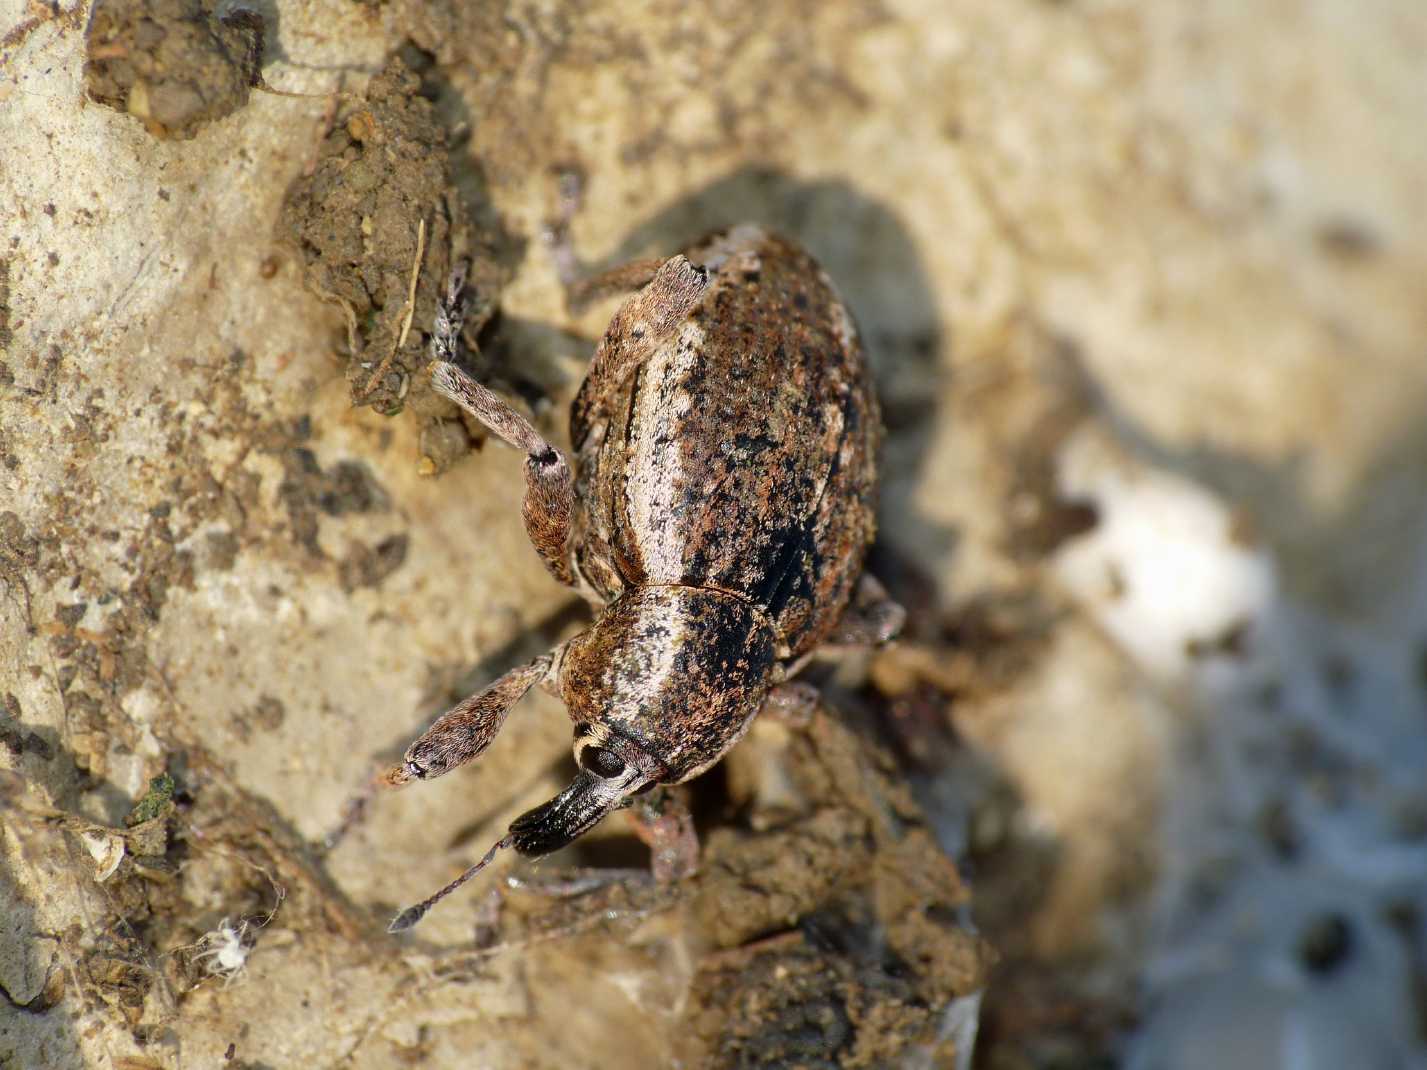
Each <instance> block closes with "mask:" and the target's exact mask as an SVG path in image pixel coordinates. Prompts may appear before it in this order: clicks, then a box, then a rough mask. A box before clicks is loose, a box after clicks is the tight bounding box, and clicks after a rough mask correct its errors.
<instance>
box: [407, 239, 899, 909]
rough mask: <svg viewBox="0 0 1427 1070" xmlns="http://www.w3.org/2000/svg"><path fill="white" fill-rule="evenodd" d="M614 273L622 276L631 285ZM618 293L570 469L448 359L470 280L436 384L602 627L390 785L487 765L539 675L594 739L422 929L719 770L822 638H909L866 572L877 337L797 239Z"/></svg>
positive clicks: (547, 558)
mask: <svg viewBox="0 0 1427 1070" xmlns="http://www.w3.org/2000/svg"><path fill="white" fill-rule="evenodd" d="M612 277H616V276H612ZM617 277H618V278H619V279H620V280H621V281H623V282H624V283H625V284H626V285H627V286H628V288H631V289H632V288H634V287H635V286H639V287H641V288H640V289H639V290H638V292H637V293H635V294H634V295H633V296H632V297H630V298H629V299H628V300H627V301H625V303H624V304H623V305H622V306H621V307H620V309H619V310H618V311H617V312H616V313H615V315H614V318H613V319H612V320H611V321H610V325H609V327H608V329H607V330H606V331H605V334H604V337H603V338H602V339H601V340H600V343H599V346H598V348H597V349H596V350H595V355H594V359H593V361H592V363H591V365H590V369H589V373H588V375H587V376H586V378H585V381H584V383H583V384H582V385H581V387H580V390H579V393H578V395H577V396H576V398H575V402H574V406H573V408H572V410H571V415H570V442H571V446H572V447H573V450H574V455H575V462H576V463H575V467H574V470H573V472H572V470H571V468H570V466H569V465H568V464H567V463H566V461H565V457H564V456H563V455H562V454H561V452H560V451H559V450H558V449H556V448H555V447H554V446H552V445H550V443H548V442H547V441H545V439H544V438H543V437H541V435H540V434H539V433H538V432H537V431H536V430H535V428H533V427H532V426H531V425H530V424H529V422H527V421H526V420H525V419H524V418H523V417H522V416H520V415H519V414H518V413H516V412H515V411H514V410H513V409H511V407H510V406H508V405H507V404H506V403H505V402H503V401H502V400H501V399H500V398H499V397H498V396H496V395H495V394H493V393H492V392H491V391H489V390H487V389H486V388H485V387H483V386H481V385H480V384H479V383H476V382H474V381H472V380H471V379H470V378H469V377H468V376H467V375H466V374H465V373H464V372H462V371H461V370H460V369H459V368H458V367H457V366H456V365H455V364H454V363H453V362H452V361H451V360H450V359H449V358H451V357H452V356H453V355H454V353H455V348H456V346H457V344H458V336H459V333H460V325H461V291H462V284H463V279H462V278H461V276H460V275H459V274H458V275H457V276H455V277H453V279H452V284H451V287H450V290H449V293H448V295H447V299H446V302H445V304H444V305H443V306H442V308H441V310H440V312H439V314H438V316H437V323H436V329H435V333H434V336H433V340H432V348H433V354H434V355H435V357H436V360H435V361H434V363H433V365H432V382H433V384H434V385H435V387H436V389H437V390H438V391H439V392H440V393H442V394H444V395H445V396H446V397H448V398H450V399H451V400H452V401H454V402H456V403H457V404H458V405H460V406H461V407H462V408H464V409H465V410H466V411H467V412H469V413H470V414H471V415H472V416H474V417H476V418H477V419H478V420H480V421H481V422H482V423H483V424H485V425H486V427H488V428H489V429H490V430H491V431H492V432H494V433H495V434H496V435H498V436H499V437H500V438H502V439H503V440H505V441H506V442H507V443H509V444H510V445H512V446H514V447H516V448H517V449H520V450H523V451H524V452H525V454H526V462H525V478H526V489H525V503H524V509H523V513H524V517H525V528H526V531H527V533H528V534H529V536H530V541H531V542H532V543H534V545H535V549H536V551H537V552H538V553H539V554H540V557H541V559H542V560H543V561H544V562H545V566H546V568H548V569H549V570H550V572H551V573H552V574H553V575H554V576H555V578H556V579H558V580H559V581H560V582H562V583H565V584H568V585H570V586H572V587H575V588H577V589H578V590H579V591H580V592H581V593H582V594H583V595H585V597H587V598H588V599H589V600H590V601H591V602H593V603H594V604H595V605H596V606H597V607H598V608H597V611H596V612H597V615H596V618H595V621H594V623H593V624H591V625H590V627H589V628H587V629H586V630H585V631H584V632H582V633H581V634H579V635H577V636H575V637H574V638H573V639H570V640H569V641H567V642H565V643H563V644H561V645H560V646H559V647H557V648H556V649H555V650H553V651H551V652H550V653H548V654H546V655H543V656H542V657H539V658H536V659H535V660H534V661H532V662H531V663H529V664H528V665H522V666H520V667H519V668H516V669H512V670H510V671H509V672H507V673H506V674H505V675H504V676H502V677H501V678H500V679H498V680H496V681H495V682H494V683H493V684H491V685H490V686H489V687H487V688H485V689H484V690H482V691H480V692H478V693H477V694H475V695H472V696H471V697H470V698H468V699H466V700H465V701H463V702H461V703H460V704H458V705H457V706H455V707H454V708H453V709H452V710H451V711H450V712H449V713H446V714H445V715H444V716H442V717H441V718H440V719H439V720H437V721H436V723H435V724H433V725H432V726H431V728H430V729H429V730H427V731H426V732H425V733H424V734H423V735H422V736H421V737H420V738H419V739H417V740H416V742H414V743H413V744H412V745H411V747H410V748H409V749H408V750H407V752H406V756H405V760H404V761H403V762H402V763H401V764H400V765H399V766H396V767H395V768H393V769H392V770H390V771H389V772H388V773H387V774H385V776H384V777H383V778H382V780H383V782H384V783H385V784H387V785H388V786H400V785H402V784H405V783H408V782H410V781H412V780H426V779H430V778H432V777H436V776H440V775H442V774H443V773H448V772H450V771H451V770H452V769H455V768H456V767H457V766H460V765H463V764H464V763H466V762H469V761H470V760H471V759H473V758H475V757H476V756H477V755H478V754H480V753H481V752H482V751H483V750H484V749H485V748H486V746H487V745H489V743H490V742H491V740H492V739H494V738H495V735H496V733H497V732H498V731H499V730H500V727H501V724H502V722H504V720H505V716H506V714H507V713H508V712H509V710H510V708H511V707H512V706H513V705H514V704H515V703H516V702H517V701H518V700H519V699H520V698H521V696H522V695H524V694H525V692H526V691H528V690H529V689H530V688H531V687H532V686H533V685H535V684H536V683H541V684H543V685H545V686H546V687H547V688H548V689H549V690H551V691H552V692H553V693H554V694H556V695H557V696H559V698H561V699H562V700H563V701H564V703H565V706H566V707H567V709H568V710H569V713H570V719H571V720H572V721H573V722H574V726H575V742H574V752H575V761H576V763H577V764H578V766H579V772H578V773H577V775H576V776H575V779H574V781H573V782H572V783H571V784H570V786H569V787H567V788H566V789H565V790H564V791H562V792H560V794H559V795H557V796H556V797H555V798H554V799H551V800H550V801H549V802H547V803H546V804H545V805H543V806H540V807H537V808H536V809H534V810H531V811H530V812H528V813H526V814H524V815H522V816H521V817H519V818H517V819H516V820H515V821H514V822H513V823H512V824H511V826H510V830H509V832H508V833H507V835H506V836H505V837H504V838H503V839H501V840H500V841H499V842H498V843H497V844H496V845H495V846H494V847H492V848H491V850H490V852H488V853H487V855H486V857H485V858H483V859H482V860H481V862H479V863H478V864H477V865H475V866H473V867H471V869H469V870H467V871H466V872H465V873H464V874H462V875H461V877H459V878H457V880H455V881H453V882H452V883H451V884H449V885H447V887H446V888H443V889H442V890H441V891H440V892H438V893H437V894H436V895H434V896H432V897H431V898H430V899H428V900H426V901H425V902H423V903H421V904H418V905H417V906H414V907H410V908H408V909H407V910H405V911H403V912H402V913H401V914H400V915H398V916H397V918H396V919H395V920H394V921H393V922H392V926H391V928H392V930H393V931H399V930H401V929H406V928H409V927H410V926H412V925H414V924H416V922H417V921H419V920H420V919H421V917H422V916H423V915H424V914H425V913H426V911H427V910H428V909H429V908H430V906H431V905H432V904H433V903H435V902H436V901H437V900H438V899H440V898H441V897H443V896H444V895H446V894H448V893H449V892H450V891H452V890H454V889H455V888H457V887H459V886H460V885H461V884H462V883H464V882H465V881H466V880H468V879H469V878H470V877H471V876H472V875H473V874H474V873H476V872H477V871H479V869H480V868H481V867H483V866H484V865H485V864H486V863H488V862H489V861H490V859H491V857H492V856H493V855H494V854H495V852H496V850H497V849H499V848H502V847H508V846H513V847H514V848H515V849H516V850H517V851H518V852H520V853H521V854H525V855H531V856H538V855H543V854H547V853H549V852H551V851H554V850H557V849H558V848H560V847H563V846H565V845H566V844H568V843H570V842H571V841H572V840H574V839H575V838H576V837H578V836H580V835H581V834H582V833H584V832H585V831H587V830H588V829H590V828H591V827H592V826H593V825H594V824H595V823H596V822H598V821H599V820H600V819H601V818H603V817H604V816H605V815H606V814H608V813H610V812H611V811H613V810H616V809H619V808H621V807H622V806H626V805H628V804H629V803H630V801H631V800H632V798H633V797H634V796H635V795H637V794H639V793H641V792H644V791H646V790H648V789H650V788H652V787H655V786H657V785H666V784H678V783H681V782H683V781H685V780H688V779H690V778H692V777H695V776H698V775H699V774H700V773H702V772H703V771H704V770H706V769H708V768H709V767H710V766H711V765H713V764H714V763H715V762H717V761H718V760H719V759H720V758H721V757H722V756H723V755H724V753H725V752H726V751H727V750H728V749H729V748H730V747H731V746H733V744H734V743H735V742H737V741H738V739H739V738H740V737H741V736H742V735H743V734H744V732H746V731H747V730H748V727H749V725H750V724H751V723H752V721H753V719H754V717H755V716H757V714H758V711H759V709H760V708H761V707H763V706H764V705H765V703H768V702H770V701H779V700H786V697H787V693H788V692H787V689H788V688H790V687H793V686H796V685H791V684H789V683H788V682H787V681H789V679H790V678H791V677H792V675H793V674H794V673H795V672H796V671H797V670H798V669H799V668H800V667H801V666H802V664H803V663H804V661H805V660H806V659H807V658H808V657H809V656H810V655H811V654H812V652H813V651H814V650H815V649H816V648H817V647H819V646H820V645H822V644H825V643H828V642H837V643H843V644H852V643H869V642H877V641H881V640H884V639H886V638H889V637H890V636H891V635H892V634H893V633H894V632H895V631H896V630H897V628H898V626H899V625H900V622H901V611H900V609H899V608H898V607H896V606H895V605H894V604H893V603H891V602H889V601H888V600H887V599H886V596H885V594H884V593H883V592H882V590H881V588H880V587H879V586H878V585H877V584H876V582H875V581H874V580H872V578H871V577H870V576H863V575H862V565H863V558H864V556H865V555H866V552H867V547H868V544H869V543H870V542H871V540H872V536H873V530H874V524H875V521H874V497H875V491H876V452H877V446H878V442H879V439H880V436H881V424H880V417H879V412H878V407H877V401H876V398H875V396H874V394H873V390H872V384H871V380H870V378H869V375H868V372H867V367H866V364H865V362H864V360H863V354H862V346H861V343H860V341H859V338H858V334H857V329H856V327H855V326H854V324H853V321H852V317H851V315H850V314H849V313H848V310H847V308H846V307H845V306H844V305H843V303H842V300H841V298H839V297H838V294H837V292H836V290H835V289H834V288H833V286H832V283H831V282H830V281H829V280H828V278H827V276H826V275H825V274H824V273H823V272H822V270H821V269H820V268H819V267H818V266H817V264H816V263H814V261H813V260H812V258H811V257H809V255H808V254H807V253H806V252H805V251H803V250H802V249H801V248H799V247H798V246H797V245H795V244H794V243H792V242H790V241H788V240H786V239H784V238H780V237H778V236H776V235H774V234H771V233H769V232H768V231H766V230H764V229H762V228H761V227H757V226H751V225H745V226H739V227H735V228H733V229H732V230H729V231H727V232H725V233H722V234H719V235H717V236H715V237H712V238H710V239H708V240H707V241H705V242H704V243H703V244H701V245H699V246H697V247H695V248H693V249H690V250H689V251H688V252H687V253H686V254H684V255H681V256H674V257H672V258H670V259H668V260H664V261H662V262H661V263H653V262H647V263H644V264H642V265H632V266H631V269H628V270H625V271H624V272H622V273H618V274H617Z"/></svg>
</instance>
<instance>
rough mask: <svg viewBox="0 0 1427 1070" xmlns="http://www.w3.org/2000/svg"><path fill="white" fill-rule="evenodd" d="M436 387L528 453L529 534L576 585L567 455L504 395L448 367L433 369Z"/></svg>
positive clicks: (560, 574) (558, 573)
mask: <svg viewBox="0 0 1427 1070" xmlns="http://www.w3.org/2000/svg"><path fill="white" fill-rule="evenodd" d="M431 385H432V386H434V387H435V388H436V392H437V393H439V394H442V395H444V396H445V397H448V398H450V399H451V400H452V401H454V402H455V403H456V404H457V405H459V406H461V408H463V409H465V410H466V411H467V412H468V413H470V414H471V415H472V416H474V417H475V418H476V419H477V420H479V421H480V422H481V423H483V424H485V425H486V427H488V428H490V430H491V432H492V433H493V434H495V435H496V436H498V437H499V438H500V439H501V440H502V441H504V442H506V443H508V444H509V445H511V446H514V447H515V448H516V449H518V450H523V451H525V503H524V505H523V506H522V508H521V515H522V516H523V517H524V519H525V533H526V534H527V535H528V536H530V541H531V543H533V544H534V546H535V550H536V552H537V553H539V554H540V559H541V560H542V561H544V562H545V567H546V568H547V569H549V570H550V573H551V575H553V576H554V577H555V578H556V579H557V580H559V581H560V582H561V583H563V584H565V585H566V586H568V587H573V586H574V585H575V574H574V572H573V570H572V569H571V568H570V517H571V515H572V514H573V512H574V507H575V486H574V479H573V477H572V476H571V474H570V466H569V464H568V463H567V462H566V461H565V455H564V454H562V453H561V452H560V451H559V450H557V449H556V448H555V447H554V446H552V445H550V443H549V442H547V441H545V439H544V437H543V436H542V435H541V434H540V432H539V431H537V430H535V428H534V427H533V426H531V423H530V421H529V420H527V419H526V418H525V417H524V416H521V415H520V413H518V412H516V411H515V410H514V409H513V408H511V407H510V406H509V405H508V404H506V402H505V401H503V400H502V399H501V397H500V395H499V394H496V393H495V392H494V391H492V390H489V389H487V388H486V387H484V386H482V385H481V384H480V383H478V382H476V381H475V380H474V379H472V378H471V377H470V376H469V375H467V374H466V373H465V372H463V371H462V370H461V369H460V368H458V367H456V365H454V364H452V363H450V362H449V361H438V362H436V363H435V364H434V365H433V366H432V369H431Z"/></svg>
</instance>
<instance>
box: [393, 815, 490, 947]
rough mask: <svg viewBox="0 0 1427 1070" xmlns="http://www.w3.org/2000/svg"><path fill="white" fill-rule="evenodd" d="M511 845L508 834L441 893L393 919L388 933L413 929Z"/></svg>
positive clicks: (408, 908)
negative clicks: (427, 913) (497, 853)
mask: <svg viewBox="0 0 1427 1070" xmlns="http://www.w3.org/2000/svg"><path fill="white" fill-rule="evenodd" d="M510 845H511V836H510V835H509V834H508V833H507V834H506V835H505V836H502V837H501V838H500V839H499V840H497V841H496V842H495V843H493V844H491V849H490V850H489V851H487V852H486V853H485V857H483V858H482V859H481V860H480V861H479V862H477V863H476V864H475V865H474V866H472V867H471V868H470V869H468V870H466V872H464V873H462V874H461V875H460V876H459V877H457V878H456V879H455V880H453V881H452V882H451V883H450V884H448V885H446V887H444V888H442V889H441V890H440V891H439V892H437V893H436V894H435V895H433V896H431V897H430V898H427V899H423V900H422V901H421V902H419V903H417V904H416V905H415V906H411V907H407V908H406V909H405V910H403V911H402V912H401V913H400V914H398V915H397V916H396V917H394V918H392V919H391V924H389V925H388V926H387V927H386V931H387V932H389V933H404V932H406V930H407V929H410V928H412V927H413V926H414V925H415V924H416V923H417V922H418V921H420V920H421V919H422V918H424V917H426V912H427V911H428V910H430V909H431V908H432V907H434V906H435V905H436V904H437V903H439V902H441V900H443V899H445V898H446V897H447V896H448V895H450V894H451V893H452V892H454V891H455V890H456V889H457V888H459V887H461V885H463V884H465V883H466V882H467V881H468V880H470V879H471V878H472V877H474V876H475V875H476V874H477V873H479V872H480V871H481V870H483V869H485V868H486V867H487V866H488V865H490V864H491V859H492V858H494V857H495V856H496V852H497V851H499V850H501V849H502V848H505V847H509V846H510Z"/></svg>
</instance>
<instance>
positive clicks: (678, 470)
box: [625, 320, 704, 580]
mask: <svg viewBox="0 0 1427 1070" xmlns="http://www.w3.org/2000/svg"><path fill="white" fill-rule="evenodd" d="M703 346H704V330H703V328H702V327H701V326H699V324H697V323H695V322H694V321H692V320H689V321H686V322H685V323H684V324H683V326H682V327H681V328H680V329H679V333H678V335H677V336H676V337H675V338H672V339H670V340H669V341H668V342H666V343H665V344H664V345H662V346H660V347H659V349H658V350H657V351H656V352H655V353H654V355H653V356H652V357H650V358H649V361H648V363H647V364H645V366H644V368H643V370H642V372H641V376H642V387H641V389H640V391H639V395H638V398H637V399H636V402H635V416H634V419H632V420H631V421H630V426H631V427H632V428H647V429H648V431H647V433H646V434H643V435H641V436H639V437H638V438H636V439H633V440H631V442H630V449H631V451H632V457H631V462H630V463H629V465H628V466H627V467H626V471H627V472H628V473H629V475H628V482H627V483H626V484H625V498H626V501H627V502H628V505H629V519H630V524H631V530H633V531H636V532H639V533H640V538H639V549H640V554H641V556H642V557H643V558H644V568H645V571H646V572H647V573H648V575H649V576H651V577H652V578H654V579H656V580H676V579H678V578H679V577H680V576H681V575H682V572H683V540H682V534H681V532H680V531H679V530H678V529H677V527H676V526H675V525H673V524H671V523H670V522H669V520H670V518H671V517H673V516H674V515H675V512H676V509H675V507H676V506H677V504H678V502H677V498H678V496H679V494H680V488H681V487H682V486H683V482H684V472H683V466H682V458H681V456H680V453H679V449H678V446H677V443H678V441H679V436H678V435H677V434H676V433H675V431H676V429H677V428H678V427H679V425H680V424H682V422H683V419H684V417H685V416H686V415H687V414H688V412H689V409H690V408H691V407H692V406H693V404H694V399H693V397H692V396H691V395H690V394H689V392H688V391H687V390H684V389H680V390H678V391H677V392H676V393H675V394H674V396H673V398H672V399H671V401H670V403H667V404H666V403H665V401H664V398H663V395H662V391H660V390H659V389H658V384H660V383H666V382H674V383H683V382H686V381H687V379H688V376H689V373H690V371H692V369H693V367H694V364H695V362H696V361H698V360H699V359H700V356H701V354H702V352H703Z"/></svg>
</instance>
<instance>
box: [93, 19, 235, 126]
mask: <svg viewBox="0 0 1427 1070" xmlns="http://www.w3.org/2000/svg"><path fill="white" fill-rule="evenodd" d="M262 52H263V23H262V19H261V18H260V17H259V16H258V15H257V14H255V13H253V12H251V11H242V10H239V11H233V12H231V13H229V14H227V15H224V16H222V17H221V18H218V17H215V16H214V14H213V10H212V8H211V7H210V6H209V5H208V4H205V3H203V2H202V0H102V2H101V3H100V4H98V5H97V6H96V7H95V9H94V16H93V18H92V19H91V20H90V24H89V34H88V40H87V55H86V59H85V64H84V79H85V85H86V87H87V90H88V93H89V96H90V97H91V98H92V99H93V100H96V101H98V102H99V103H100V104H107V105H108V106H109V107H111V108H114V109H116V110H118V111H122V112H128V113H129V114H130V115H132V116H134V117H135V118H136V119H138V120H139V121H140V122H142V123H143V124H144V128H145V129H146V130H148V132H149V133H150V134H152V135H153V136H154V137H158V138H174V139H177V140H180V141H186V140H188V139H189V138H192V137H193V136H194V135H195V134H197V133H198V131H199V129H200V128H201V127H202V126H203V125H204V124H205V123H211V122H213V121H214V120H215V119H222V118H223V117H224V116H227V115H231V114H232V113H233V112H235V111H237V110H238V109H239V108H241V107H242V106H243V105H244V104H246V103H247V102H248V93H249V92H250V91H251V90H252V88H253V87H254V86H256V85H259V84H260V83H261V81H262V78H261V75H260V74H259V65H260V63H261V60H262Z"/></svg>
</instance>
